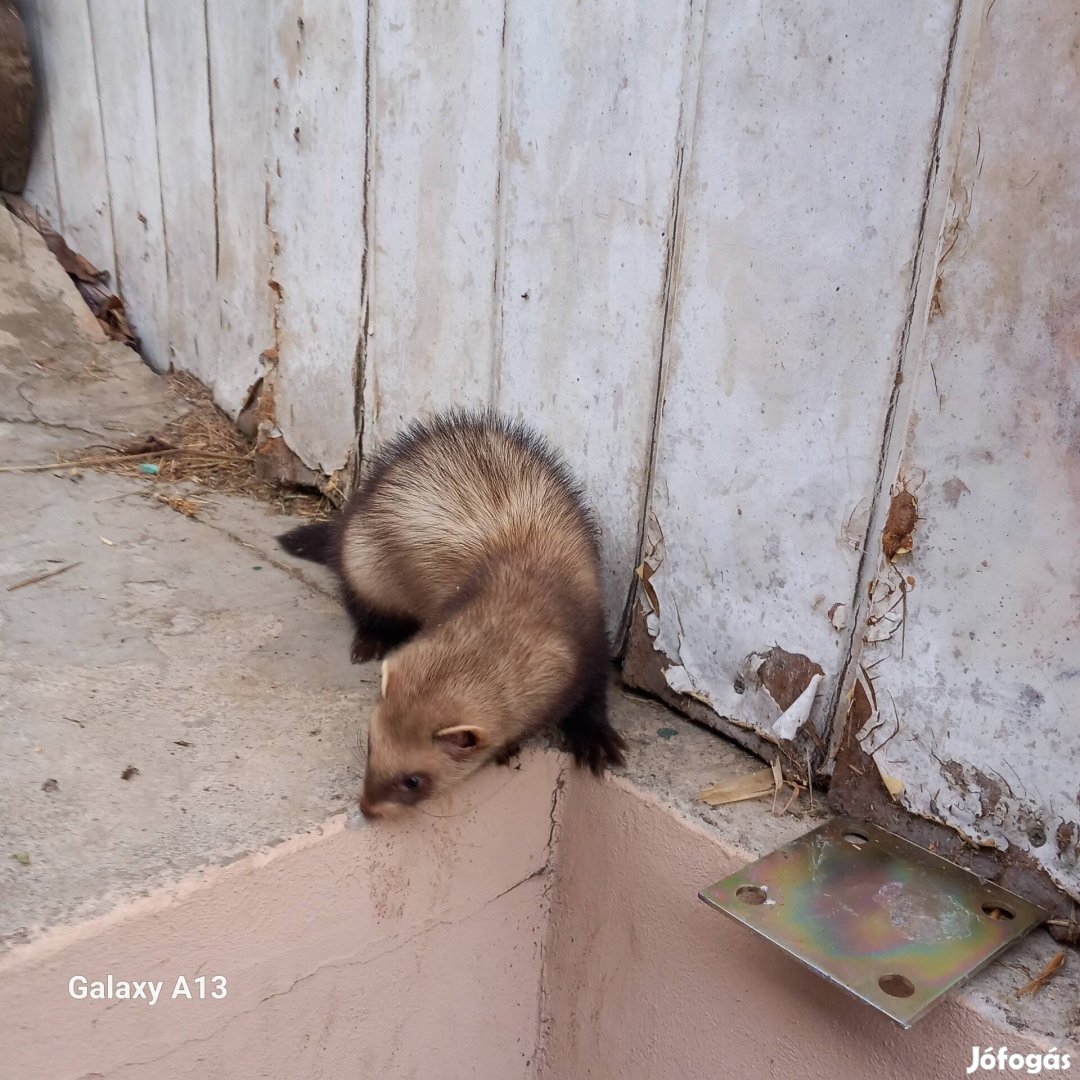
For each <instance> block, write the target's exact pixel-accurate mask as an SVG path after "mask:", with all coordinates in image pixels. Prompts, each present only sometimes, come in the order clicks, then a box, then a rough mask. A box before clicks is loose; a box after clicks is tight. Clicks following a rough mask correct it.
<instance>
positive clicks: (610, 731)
mask: <svg viewBox="0 0 1080 1080" xmlns="http://www.w3.org/2000/svg"><path fill="white" fill-rule="evenodd" d="M559 727H560V729H561V730H562V733H563V738H564V739H565V740H566V749H567V750H569V752H570V753H571V754H573V755H574V760H575V761H576V762H577V763H578V765H579V766H581V768H583V769H589V770H591V771H592V772H593V773H595V774H596V775H597V776H599V775H600V774H601V773H602V772H603V771H604V769H605V768H614V767H615V766H619V765H623V764H625V763H626V758H625V756H624V751H625V750H626V740H625V739H624V738H623V737H622V736H621V735H620V734H619V733H618V732H617V731H616V730H615V729H614V728H613V727H612V726H611V722H610V721H609V720H608V718H607V679H606V678H598V679H596V681H595V682H594V685H593V687H592V688H591V689H590V690H589V692H588V693H587V694H586V695H585V697H584V698H583V699H582V701H581V702H580V703H579V704H578V706H577V707H576V708H575V709H574V710H573V711H572V712H570V713H569V714H568V715H567V716H566V717H564V718H563V720H562V722H561V723H560V724H559Z"/></svg>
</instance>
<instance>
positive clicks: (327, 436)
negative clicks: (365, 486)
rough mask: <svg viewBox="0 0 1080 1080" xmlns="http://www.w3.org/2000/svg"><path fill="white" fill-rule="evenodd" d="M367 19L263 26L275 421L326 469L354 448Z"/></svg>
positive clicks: (304, 18)
mask: <svg viewBox="0 0 1080 1080" xmlns="http://www.w3.org/2000/svg"><path fill="white" fill-rule="evenodd" d="M366 23H367V8H366V5H364V4H354V3H349V2H347V0H335V2H333V3H327V2H325V0H320V2H312V0H286V2H282V3H278V4H275V5H274V10H273V23H272V28H271V29H272V35H271V47H270V51H271V57H272V60H271V74H272V76H273V86H274V93H275V108H274V114H273V116H274V119H273V129H272V133H271V143H272V155H271V158H272V159H271V168H270V180H269V183H270V189H269V190H270V206H269V215H270V216H269V222H270V227H271V231H272V234H273V245H274V253H273V278H274V281H275V282H276V283H277V284H276V286H275V288H276V291H277V296H278V309H277V334H278V361H277V364H278V374H277V384H276V405H277V422H278V426H279V427H280V429H281V432H282V434H283V435H284V437H285V440H286V442H287V443H288V445H289V447H290V449H292V450H293V451H294V452H295V453H296V454H298V455H299V456H300V458H301V459H302V460H303V461H304V463H305V464H307V465H308V466H310V467H312V468H317V469H321V470H323V471H324V472H328V473H329V472H333V471H335V470H337V469H340V468H341V467H342V466H344V465H345V463H346V460H347V458H348V457H349V454H350V451H352V449H353V448H354V445H355V442H356V415H355V411H356V394H357V391H356V384H355V362H356V352H357V346H358V342H359V339H360V335H361V333H362V332H363V325H362V324H363V317H362V278H361V275H362V268H363V255H364V203H363V194H364V168H365V159H366V153H367V150H366V136H367V123H366V116H367V100H366V99H367V79H366V72H365V52H366V37H367V29H366Z"/></svg>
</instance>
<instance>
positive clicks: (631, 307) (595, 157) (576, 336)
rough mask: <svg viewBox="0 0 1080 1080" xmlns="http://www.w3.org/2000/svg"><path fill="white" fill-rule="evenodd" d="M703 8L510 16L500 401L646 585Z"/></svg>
mask: <svg viewBox="0 0 1080 1080" xmlns="http://www.w3.org/2000/svg"><path fill="white" fill-rule="evenodd" d="M691 11H692V7H691V4H690V3H688V2H686V3H678V4H656V3H650V2H647V0H635V2H632V3H618V2H614V0H593V2H590V3H585V4H579V5H576V6H571V5H556V6H554V7H553V6H551V5H545V4H517V3H514V4H512V5H511V8H510V13H509V19H508V24H507V59H506V62H507V64H508V100H507V106H506V108H507V114H506V120H505V130H506V135H505V147H506V156H507V165H506V174H505V178H504V190H503V192H502V198H503V199H504V200H505V209H504V214H505V222H506V226H505V246H504V248H503V250H502V252H501V258H502V260H503V264H504V265H503V268H502V273H501V289H500V303H501V320H502V330H501V340H500V342H499V343H498V346H497V355H496V363H495V368H494V373H493V378H494V383H495V388H496V391H495V392H496V397H497V401H498V403H499V405H500V407H502V408H503V409H505V410H507V411H508V412H510V413H513V414H517V415H521V416H524V417H526V418H527V419H528V420H529V421H531V422H532V423H533V424H534V425H536V426H537V427H539V428H540V429H541V430H542V431H544V432H545V433H546V434H547V435H549V436H550V437H551V438H552V439H553V441H555V442H556V443H557V444H558V445H559V446H560V447H561V448H562V449H563V451H564V453H565V454H566V456H567V457H568V458H569V460H570V462H571V463H572V464H573V466H574V468H575V470H576V471H577V472H578V473H580V474H581V475H582V477H583V479H584V482H585V484H586V487H587V489H588V493H589V495H590V497H591V500H592V502H593V503H594V505H595V506H596V509H597V512H598V515H599V518H600V522H601V525H602V529H603V545H604V557H605V566H606V581H605V585H606V593H607V601H608V607H609V611H610V614H611V622H612V625H615V624H616V623H617V622H618V620H619V618H620V617H621V614H622V611H623V608H624V607H625V604H626V600H627V596H628V593H629V590H630V586H631V583H632V581H633V569H634V564H635V562H636V556H637V549H638V541H639V535H640V521H641V516H642V512H643V507H644V501H645V478H646V474H647V470H648V462H649V451H650V445H651V434H652V425H653V411H654V407H655V401H656V381H657V376H658V368H659V362H660V343H661V337H662V331H663V319H664V307H665V287H664V282H665V270H666V267H667V262H668V258H669V251H670V245H669V234H670V232H671V228H672V221H673V216H674V215H673V207H674V199H675V190H676V184H677V179H678V177H677V171H678V170H677V158H678V153H677V151H678V134H679V121H680V112H681V110H682V106H683V100H682V93H683V81H684V78H685V74H686V63H687V52H688V46H689V44H690V36H691V35H690V25H691Z"/></svg>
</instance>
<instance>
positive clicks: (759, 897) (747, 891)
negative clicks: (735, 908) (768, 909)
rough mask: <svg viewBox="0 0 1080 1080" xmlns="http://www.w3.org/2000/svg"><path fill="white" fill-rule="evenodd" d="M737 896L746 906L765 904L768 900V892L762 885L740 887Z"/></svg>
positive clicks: (736, 891)
mask: <svg viewBox="0 0 1080 1080" xmlns="http://www.w3.org/2000/svg"><path fill="white" fill-rule="evenodd" d="M735 895H736V896H737V897H738V898H739V899H740V900H741V901H742V902H743V903H744V904H755V905H756V904H764V903H765V901H766V900H767V899H768V896H769V894H768V892H767V891H766V890H765V889H764V888H763V887H762V886H761V885H740V886H739V887H738V888H737V889H736V890H735Z"/></svg>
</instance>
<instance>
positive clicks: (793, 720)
mask: <svg viewBox="0 0 1080 1080" xmlns="http://www.w3.org/2000/svg"><path fill="white" fill-rule="evenodd" d="M822 678H823V676H821V675H815V676H814V677H813V678H812V679H811V680H810V681H809V682H808V683H807V684H806V689H805V690H804V691H803V692H802V693H801V694H800V695H799V696H798V697H797V698H796V699H795V700H794V701H793V702H792V703H791V705H790V706H788V708H787V709H786V710H785V711H784V712H782V713H781V714H780V715H779V716H778V717H777V718H776V720H775V721H774V722H773V726H772V733H773V735H775V736H776V737H777V738H778V739H794V738H795V736H796V735H797V734H798V731H799V728H801V727H802V726H803V724H805V723H806V721H807V720H809V719H810V710H811V709H812V708H813V706H814V698H816V697H817V692H818V687H819V686H820V685H821V680H822Z"/></svg>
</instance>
